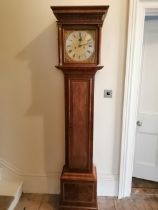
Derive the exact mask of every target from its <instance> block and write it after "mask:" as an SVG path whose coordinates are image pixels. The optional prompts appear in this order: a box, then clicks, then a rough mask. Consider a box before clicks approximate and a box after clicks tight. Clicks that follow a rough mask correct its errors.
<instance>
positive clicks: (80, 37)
mask: <svg viewBox="0 0 158 210" xmlns="http://www.w3.org/2000/svg"><path fill="white" fill-rule="evenodd" d="M78 41H79V43H80V42H82V36H81V33H79V40H78Z"/></svg>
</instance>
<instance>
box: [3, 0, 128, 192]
mask: <svg viewBox="0 0 158 210" xmlns="http://www.w3.org/2000/svg"><path fill="white" fill-rule="evenodd" d="M72 2H73V1H72V0H71V1H70V0H62V1H61V0H54V1H51V0H45V1H42V0H34V1H31V0H28V1H21V0H14V1H11V0H5V1H0V8H1V12H0V25H1V33H0V104H1V106H0V107H1V108H0V160H1V164H2V165H3V167H5V170H6V171H7V173H6V174H12V175H13V174H14V176H15V174H17V175H16V177H18V178H19V177H20V178H21V179H23V180H24V181H25V182H24V191H25V192H50V193H58V192H59V175H60V173H61V169H62V166H63V163H64V81H63V74H62V73H61V72H60V71H59V70H57V69H55V67H54V65H56V64H57V63H58V61H57V31H56V22H55V18H54V16H53V14H52V12H51V10H50V6H51V5H85V4H87V5H96V4H104V5H105V4H108V5H110V9H109V11H108V15H107V18H106V20H105V23H104V26H103V34H102V49H101V53H102V56H101V64H102V65H104V69H103V70H102V71H100V72H98V73H97V74H96V83H95V110H94V113H95V116H94V162H95V164H96V165H97V170H98V194H103V195H113V194H116V193H117V188H118V183H117V179H118V174H119V158H120V136H121V115H122V100H123V80H124V69H125V68H124V64H125V48H126V36H127V35H126V30H127V12H128V5H127V3H128V1H126V0H120V1H111V0H109V1H108V0H107V1H104V0H97V1H96V0H95V1H92V0H78V1H75V2H73V3H72ZM104 89H112V90H113V98H112V99H104V98H103V90H104ZM8 177H9V176H8Z"/></svg>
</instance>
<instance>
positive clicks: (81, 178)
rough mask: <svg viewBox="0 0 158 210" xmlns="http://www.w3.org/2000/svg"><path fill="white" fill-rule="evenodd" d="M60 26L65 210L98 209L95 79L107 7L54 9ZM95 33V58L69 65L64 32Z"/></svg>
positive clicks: (62, 195)
mask: <svg viewBox="0 0 158 210" xmlns="http://www.w3.org/2000/svg"><path fill="white" fill-rule="evenodd" d="M51 9H52V10H53V13H54V15H55V16H56V18H57V25H58V56H59V65H57V66H56V67H57V68H58V69H60V70H62V71H63V73H64V78H65V165H64V167H63V171H62V174H61V179H60V180H61V200H60V209H62V210H66V209H67V210H84V209H85V210H96V209H97V176H96V168H95V166H94V165H93V102H94V76H95V73H96V72H97V71H98V70H100V69H102V68H103V66H100V65H99V57H100V41H101V28H102V24H103V21H104V18H105V16H106V13H107V10H108V6H72V7H70V6H59V7H58V6H57V7H56V6H55V7H54V6H53V7H51ZM67 29H71V30H84V29H85V30H86V29H93V30H95V31H96V36H95V37H96V38H95V59H94V61H93V62H92V63H91V62H90V63H88V62H87V63H86V62H84V63H79V62H78V63H77V62H75V63H74V62H72V63H70V62H69V63H66V62H65V60H64V44H65V43H64V30H67Z"/></svg>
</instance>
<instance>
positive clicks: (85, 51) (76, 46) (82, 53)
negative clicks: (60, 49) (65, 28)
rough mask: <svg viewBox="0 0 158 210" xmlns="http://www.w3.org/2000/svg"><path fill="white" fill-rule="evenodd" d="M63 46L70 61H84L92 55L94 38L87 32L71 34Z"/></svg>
mask: <svg viewBox="0 0 158 210" xmlns="http://www.w3.org/2000/svg"><path fill="white" fill-rule="evenodd" d="M65 44H66V53H67V55H68V57H69V58H70V59H71V60H72V61H76V62H82V61H86V60H88V59H89V58H90V57H91V56H92V55H93V54H94V49H95V43H94V38H93V36H92V35H91V34H90V32H88V31H73V32H71V33H70V34H69V36H68V37H67V39H66V43H65Z"/></svg>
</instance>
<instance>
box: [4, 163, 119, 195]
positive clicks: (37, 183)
mask: <svg viewBox="0 0 158 210" xmlns="http://www.w3.org/2000/svg"><path fill="white" fill-rule="evenodd" d="M0 167H2V168H3V175H2V178H3V177H4V178H5V179H8V180H21V181H23V192H24V193H48V194H59V193H60V172H59V173H51V174H30V173H26V172H25V173H24V172H22V171H20V170H18V169H17V168H15V167H14V166H13V165H11V164H10V163H8V162H7V161H5V160H2V159H0ZM97 180H98V181H97V194H98V196H117V195H118V175H106V174H97Z"/></svg>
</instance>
